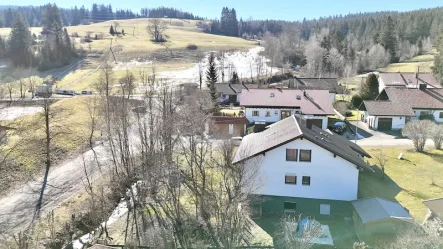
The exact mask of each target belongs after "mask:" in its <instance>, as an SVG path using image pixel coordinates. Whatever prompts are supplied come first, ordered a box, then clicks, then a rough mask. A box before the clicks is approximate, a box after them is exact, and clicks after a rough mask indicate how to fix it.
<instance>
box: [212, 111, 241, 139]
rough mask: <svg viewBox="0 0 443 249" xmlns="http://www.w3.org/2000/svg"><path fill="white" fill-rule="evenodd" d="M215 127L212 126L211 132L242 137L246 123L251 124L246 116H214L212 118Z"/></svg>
mask: <svg viewBox="0 0 443 249" xmlns="http://www.w3.org/2000/svg"><path fill="white" fill-rule="evenodd" d="M211 119H212V121H213V124H214V127H210V129H209V131H210V134H211V135H212V134H217V135H222V136H230V137H242V136H244V135H245V132H246V125H247V124H249V121H248V119H246V118H245V117H228V116H214V117H212V118H211Z"/></svg>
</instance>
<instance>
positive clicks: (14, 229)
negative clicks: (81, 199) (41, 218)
mask: <svg viewBox="0 0 443 249" xmlns="http://www.w3.org/2000/svg"><path fill="white" fill-rule="evenodd" d="M94 150H95V151H96V153H97V159H98V161H99V162H100V163H101V164H100V165H102V164H103V163H104V162H106V161H107V160H108V159H109V157H108V156H107V154H106V152H105V151H106V150H105V147H104V146H103V145H99V146H96V147H95V148H94ZM83 158H84V159H85V160H84V162H85V165H86V169H87V171H88V175H90V176H92V178H93V179H97V178H98V177H100V175H101V174H102V173H104V172H106V171H108V167H105V166H101V167H98V165H97V164H96V163H95V162H94V161H93V159H94V153H93V152H92V150H89V151H87V152H85V153H83V154H82V155H79V156H77V157H76V158H74V159H70V160H68V161H66V162H64V163H62V164H60V165H58V166H54V167H52V168H51V170H50V171H49V176H48V184H47V186H46V190H45V193H44V198H43V205H42V210H41V215H44V214H45V213H48V212H49V211H51V210H53V209H54V208H56V207H57V206H58V205H60V204H61V203H62V202H63V201H65V200H66V199H67V198H69V197H70V196H71V195H73V194H74V193H76V192H77V191H79V190H80V189H82V188H84V186H85V179H86V177H85V171H84V166H83V165H84V164H83ZM42 181H43V175H41V176H40V177H39V178H38V179H35V180H34V181H31V182H28V183H27V184H25V185H23V186H22V187H21V188H19V189H15V190H13V191H11V192H10V193H9V194H8V195H7V196H2V197H1V198H0V243H1V242H2V241H4V240H6V239H8V238H10V237H11V236H12V235H14V234H17V233H18V232H20V231H23V230H25V229H26V228H28V227H29V225H30V224H31V222H32V219H33V216H34V213H35V207H36V203H37V200H38V198H39V195H40V191H41V187H42Z"/></svg>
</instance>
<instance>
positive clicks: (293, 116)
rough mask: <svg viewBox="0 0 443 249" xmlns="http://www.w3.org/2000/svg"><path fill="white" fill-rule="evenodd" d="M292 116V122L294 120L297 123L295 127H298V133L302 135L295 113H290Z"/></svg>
mask: <svg viewBox="0 0 443 249" xmlns="http://www.w3.org/2000/svg"><path fill="white" fill-rule="evenodd" d="M292 118H293V119H294V122H295V124H296V125H297V129H298V131H299V132H300V134H302V135H303V132H302V130H301V128H300V125H299V124H298V121H297V118H296V117H295V115H292Z"/></svg>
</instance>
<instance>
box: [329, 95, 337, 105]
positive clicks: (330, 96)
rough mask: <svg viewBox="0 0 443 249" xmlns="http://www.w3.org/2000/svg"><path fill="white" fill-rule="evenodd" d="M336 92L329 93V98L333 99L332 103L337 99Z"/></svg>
mask: <svg viewBox="0 0 443 249" xmlns="http://www.w3.org/2000/svg"><path fill="white" fill-rule="evenodd" d="M335 95H336V94H335V93H329V98H330V99H331V101H332V103H334V101H335Z"/></svg>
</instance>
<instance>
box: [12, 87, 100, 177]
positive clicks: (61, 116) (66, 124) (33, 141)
mask: <svg viewBox="0 0 443 249" xmlns="http://www.w3.org/2000/svg"><path fill="white" fill-rule="evenodd" d="M92 98H95V97H94V96H88V97H87V96H78V97H75V98H66V99H62V100H60V101H58V102H56V103H54V104H52V105H51V114H52V117H51V119H50V127H51V128H50V129H51V134H52V136H53V138H52V152H53V154H52V157H53V160H54V161H55V162H58V161H61V160H64V159H66V158H65V157H66V156H68V155H69V153H70V152H73V151H76V150H78V149H80V147H81V145H83V144H85V142H87V141H88V138H89V128H88V126H89V123H90V118H89V113H88V111H87V107H86V105H87V102H88V101H89V100H92ZM12 126H17V128H19V132H18V133H17V134H15V135H13V136H11V137H10V138H9V139H8V145H9V146H8V147H13V146H14V145H15V144H16V143H18V144H19V146H17V147H16V149H14V150H13V152H12V158H14V161H16V162H17V164H18V165H19V166H20V167H25V168H26V169H29V170H33V169H34V168H39V167H41V166H42V165H43V163H44V160H45V158H44V157H45V155H44V153H43V149H44V146H43V145H44V141H45V140H44V137H45V135H44V127H45V126H44V117H43V115H42V113H37V114H33V115H27V116H22V117H19V118H17V119H16V120H14V122H13V125H12ZM30 152H32V153H30Z"/></svg>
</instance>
